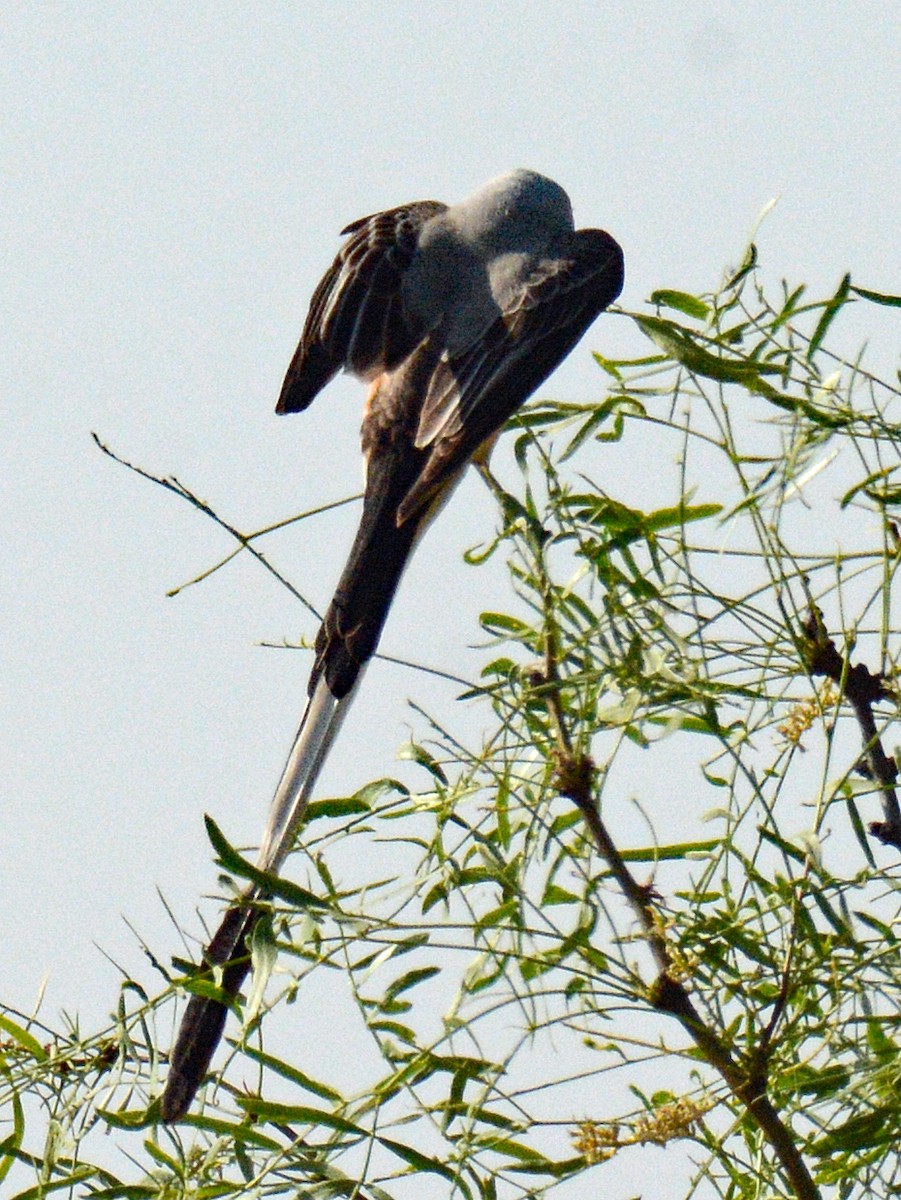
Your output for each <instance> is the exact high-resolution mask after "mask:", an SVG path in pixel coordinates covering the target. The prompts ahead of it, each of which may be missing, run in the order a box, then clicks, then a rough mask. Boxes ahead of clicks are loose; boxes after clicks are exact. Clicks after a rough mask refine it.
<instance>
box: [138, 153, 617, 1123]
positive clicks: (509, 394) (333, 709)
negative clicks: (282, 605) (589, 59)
mask: <svg viewBox="0 0 901 1200" xmlns="http://www.w3.org/2000/svg"><path fill="white" fill-rule="evenodd" d="M342 233H343V234H344V235H347V236H348V240H347V241H346V242H345V243H344V245H343V246H342V248H341V250H340V251H339V253H338V256H337V257H336V259H335V261H334V262H333V263H332V265H331V267H330V268H329V270H328V272H327V273H326V275H325V277H324V279H323V280H322V282H321V283H320V284H319V286H318V287H317V288H316V291H315V293H314V294H313V299H312V301H311V304H310V311H309V314H308V316H307V319H306V323H305V325H304V329H303V334H302V335H301V339H300V345H299V346H298V348H297V352H296V353H295V355H294V358H293V360H292V362H291V365H290V367H289V368H288V374H287V377H286V379H285V382H284V385H283V387H282V392H281V396H280V397H279V401H278V405H277V411H278V412H280V413H288V412H300V411H301V410H302V409H305V408H306V407H307V406H308V405H309V404H310V402H311V401H312V400H313V399H314V398H315V396H316V395H317V394H318V393H319V392H320V391H321V390H322V388H324V387H325V386H326V384H327V383H328V382H329V380H331V379H332V377H333V376H334V375H336V374H337V372H338V371H341V370H347V371H350V372H351V373H352V374H354V375H357V376H359V377H361V378H363V379H365V380H367V381H368V382H369V385H370V386H369V395H368V398H367V402H366V411H365V416H364V418H363V427H362V446H363V456H364V459H365V464H366V488H365V495H364V500H363V514H362V518H361V521H360V527H359V530H358V531H357V535H356V539H355V541H354V544H353V548H352V549H351V552H350V557H349V559H348V561H347V565H346V566H345V568H344V573H343V575H342V576H341V579H340V581H339V583H338V587H337V590H336V591H335V594H334V597H333V599H332V602H331V604H330V606H329V609H328V612H327V613H326V616H325V620H324V621H323V623H322V627H321V628H320V630H319V634H318V636H317V638H316V645H315V661H314V663H313V670H312V673H311V675H310V681H309V688H308V691H309V699H308V701H307V706H306V710H305V712H304V714H303V719H302V720H301V723H300V728H299V730H298V732H297V736H296V738H295V740H294V745H293V746H292V748H291V753H290V754H289V756H288V761H287V764H286V765H285V769H284V772H283V774H282V777H281V780H280V782H279V784H278V787H277V789H276V792H275V796H274V798H273V801H272V806H271V809H270V813H269V820H268V824H267V826H266V830H265V832H264V834H263V840H262V845H261V847H260V851H259V857H258V860H257V865H258V867H259V868H260V870H262V871H265V872H268V873H273V872H277V871H278V870H279V869H280V867H281V866H282V863H283V862H284V860H285V857H286V856H287V854H288V852H289V851H290V850H291V847H292V844H293V842H294V838H295V835H296V832H297V828H298V825H299V823H300V821H301V819H302V817H303V814H304V810H305V808H306V804H307V800H308V797H309V795H310V791H311V789H312V788H313V785H314V783H315V781H316V778H317V776H318V774H319V771H320V770H321V768H322V764H323V762H324V761H325V758H326V755H327V754H328V751H329V748H330V746H331V745H332V742H333V741H334V738H335V735H336V734H337V732H338V728H339V726H340V724H341V721H342V719H343V717H344V715H345V713H346V711H347V709H348V707H349V705H350V703H351V701H352V699H353V696H354V693H355V691H356V687H357V685H358V683H359V680H360V676H361V674H362V671H363V668H364V667H365V665H366V663H367V662H368V660H369V659H370V658H371V657H372V655H373V654H374V652H375V649H376V647H377V645H378V641H379V636H380V634H381V632H382V626H383V625H384V623H385V618H386V616H387V613H388V609H389V607H390V605H391V601H392V598H393V596H394V593H395V591H396V589H397V586H398V583H399V581H400V577H401V575H402V573H403V570H404V566H405V564H406V562H407V560H408V558H409V556H410V553H411V551H412V550H413V548H414V546H415V544H416V542H417V539H418V538H419V536H420V535H421V534H422V532H423V530H424V529H425V527H426V525H427V524H428V522H429V520H430V519H431V517H432V516H433V515H434V513H435V512H436V511H437V509H438V507H440V505H441V503H442V502H443V501H444V500H445V499H446V498H447V496H448V495H449V494H450V491H451V489H452V488H453V486H454V484H456V483H457V481H458V480H459V478H460V476H461V474H462V472H463V470H464V468H465V467H466V465H467V463H468V462H470V461H471V460H473V459H476V460H477V461H478V460H482V461H483V460H484V458H486V457H487V454H488V453H489V452H490V449H491V447H492V445H493V443H494V440H495V438H496V437H497V434H498V432H499V431H500V429H501V428H502V427H503V425H504V423H505V421H506V420H507V419H508V418H509V417H510V416H512V415H513V413H515V412H516V411H517V409H519V408H520V406H521V405H522V404H523V403H524V402H525V400H526V399H527V398H528V397H529V396H530V395H531V393H532V392H533V391H534V390H535V388H536V387H538V385H539V384H540V383H542V382H543V381H544V380H545V379H546V378H547V376H548V375H549V374H550V373H551V371H553V369H554V368H555V367H556V366H557V365H558V364H559V363H560V362H561V361H562V360H563V359H564V358H565V357H566V355H567V354H568V353H569V351H570V350H571V349H572V347H573V346H574V345H575V344H576V342H577V341H578V340H579V338H580V337H581V336H582V334H583V333H584V332H585V330H586V329H587V328H588V326H589V325H590V324H591V323H592V321H593V320H594V319H595V317H596V316H597V315H598V313H600V312H602V311H603V309H605V308H606V307H607V306H608V305H609V304H611V303H612V302H613V301H614V300H615V299H616V297H617V296H618V295H619V293H620V291H621V289H622V285H623V256H622V251H621V250H620V248H619V246H618V245H617V243H616V242H615V241H614V240H613V238H612V237H610V235H609V234H607V233H604V232H602V231H601V230H599V229H580V230H575V229H574V227H573V217H572V209H571V206H570V202H569V197H568V196H567V194H566V192H564V191H563V189H562V188H561V187H559V186H558V184H556V183H554V182H553V180H551V179H547V178H545V177H544V176H543V175H538V174H536V173H535V172H534V171H511V172H510V173H509V174H507V175H502V176H501V177H500V178H498V179H495V180H493V181H492V182H490V183H488V184H486V185H485V186H484V187H482V188H481V189H480V190H479V191H477V192H476V193H475V194H474V195H472V196H470V197H469V198H468V199H467V200H464V201H462V203H460V204H456V205H452V206H450V207H449V206H448V205H446V204H441V203H439V202H438V201H435V200H423V201H419V202H417V203H414V204H405V205H402V206H401V207H400V208H393V209H389V210H388V211H387V212H380V213H375V214H374V215H373V216H370V217H363V218H362V219H360V220H359V221H354V222H353V223H352V224H351V225H348V226H347V228H346V229H344V230H343V231H342ZM259 899H260V894H259V890H258V889H255V888H251V889H249V890H248V891H247V892H246V893H245V895H244V897H243V898H242V900H241V901H239V902H236V903H235V904H234V905H232V907H231V908H230V909H229V910H228V912H227V913H226V916H225V919H224V921H223V922H222V925H221V926H220V928H219V930H218V932H217V933H216V935H215V937H214V938H213V940H212V942H211V944H210V946H209V947H208V949H207V952H206V955H205V960H206V963H207V965H208V966H212V967H214V968H219V969H220V970H221V974H219V973H217V975H216V978H217V982H218V983H219V985H220V988H221V991H222V993H224V994H225V995H226V996H227V997H229V998H233V997H235V996H236V995H237V994H238V991H239V990H240V987H241V984H242V983H243V981H244V979H245V977H246V975H247V972H248V969H249V958H250V956H249V951H248V937H249V934H250V932H251V930H252V929H253V926H254V924H255V922H256V920H257V918H258V916H259V912H260V908H259V905H258V904H257V903H256V902H257V901H258V900H259ZM227 1011H228V1010H227V1006H226V1004H225V1003H223V1002H222V1000H220V999H213V998H210V997H208V996H202V995H197V994H195V995H193V996H192V997H191V999H190V1001H189V1002H188V1007H187V1010H186V1012H185V1015H184V1018H183V1020H182V1024H181V1028H180V1030H179V1034H178V1039H177V1041H176V1044H175V1047H174V1049H173V1051H172V1054H171V1056H170V1060H169V1077H168V1080H167V1083H166V1088H165V1092H164V1094H163V1099H162V1117H163V1120H164V1121H175V1120H177V1119H178V1118H179V1117H181V1116H183V1115H184V1114H185V1113H186V1112H187V1110H188V1108H189V1107H190V1104H191V1101H192V1100H193V1098H194V1094H195V1092H196V1091H197V1088H198V1087H199V1086H200V1082H201V1080H202V1078H203V1076H204V1074H205V1073H206V1070H207V1067H208V1066H209V1063H210V1059H211V1058H212V1055H213V1052H214V1051H215V1049H216V1046H217V1045H218V1042H219V1039H220V1037H221V1036H222V1030H223V1027H224V1024H225V1018H226V1015H227Z"/></svg>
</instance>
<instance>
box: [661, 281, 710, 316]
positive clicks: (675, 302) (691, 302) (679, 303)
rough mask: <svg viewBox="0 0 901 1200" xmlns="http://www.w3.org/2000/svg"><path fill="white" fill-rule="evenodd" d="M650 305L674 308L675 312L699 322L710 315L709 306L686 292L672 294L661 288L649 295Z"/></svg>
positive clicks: (667, 289) (668, 290) (672, 292)
mask: <svg viewBox="0 0 901 1200" xmlns="http://www.w3.org/2000/svg"><path fill="white" fill-rule="evenodd" d="M650 303H651V304H657V305H662V306H663V307H664V308H674V309H676V311H677V312H681V313H685V315H686V316H687V317H695V318H696V319H697V320H699V321H705V320H706V319H707V317H708V315H709V313H710V307H709V305H707V304H705V303H704V301H703V300H699V299H698V297H697V296H692V295H690V294H689V293H688V292H674V291H671V290H670V289H669V288H661V289H660V290H659V291H656V292H652V293H651V299H650Z"/></svg>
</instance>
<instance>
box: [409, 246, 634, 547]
mask: <svg viewBox="0 0 901 1200" xmlns="http://www.w3.org/2000/svg"><path fill="white" fill-rule="evenodd" d="M623 278H624V275H623V254H622V250H621V249H620V247H619V246H618V244H617V243H616V242H615V241H614V240H613V238H612V237H610V235H609V234H607V233H604V232H603V231H602V230H599V229H582V230H579V231H577V232H576V233H573V234H570V235H569V236H568V237H567V238H566V239H565V240H564V241H563V242H562V243H561V244H560V246H559V247H557V248H556V250H555V253H554V254H553V255H552V256H551V255H549V256H548V257H547V258H545V259H543V260H542V261H541V262H539V263H538V265H537V266H536V268H535V270H534V272H533V273H532V275H530V276H529V278H528V279H527V280H526V282H525V284H524V285H523V288H522V289H521V291H520V292H519V293H518V294H517V295H516V297H515V298H514V299H513V301H512V302H511V303H510V304H509V305H508V307H507V310H506V311H505V312H504V313H502V314H501V316H500V317H498V318H497V320H495V321H494V322H492V324H491V325H490V326H489V327H488V329H487V330H486V331H485V332H484V334H483V335H482V336H481V337H479V338H478V339H477V340H476V341H475V342H473V343H472V344H471V345H470V346H468V347H467V348H466V350H465V351H463V352H462V353H460V354H457V355H455V356H453V357H450V356H449V355H443V356H442V358H441V361H440V362H439V364H438V366H437V368H436V370H435V372H434V375H433V377H432V380H431V382H430V385H429V391H428V395H427V397H426V401H425V404H424V405H423V410H422V414H421V417H420V423H419V433H418V436H417V439H416V444H417V446H419V447H425V446H429V445H431V447H432V452H431V454H430V456H429V458H428V460H427V461H426V463H425V465H424V467H423V469H422V472H421V473H420V476H419V478H418V479H417V480H416V482H415V484H414V485H413V487H412V488H411V489H410V491H409V492H408V494H407V496H406V497H405V499H404V502H403V504H402V505H401V507H400V509H399V512H398V522H399V523H400V522H403V521H406V520H407V519H408V518H409V517H411V516H412V515H413V514H414V513H416V512H417V511H418V510H419V509H420V508H421V507H422V506H423V505H424V504H426V503H428V502H429V500H430V499H431V498H432V497H433V496H434V495H435V493H436V492H437V491H439V490H440V488H441V485H442V483H443V481H444V480H445V479H446V478H447V477H448V476H450V475H451V474H453V473H454V472H455V471H456V470H457V469H458V468H459V467H460V466H462V464H463V463H464V462H465V461H466V460H467V459H468V458H470V457H471V455H472V454H473V453H474V452H475V451H476V450H477V449H478V448H479V446H481V445H482V444H483V443H484V442H485V441H487V440H488V438H490V437H491V435H492V434H494V433H495V432H496V431H497V430H499V429H500V428H501V426H502V425H503V424H504V422H505V421H506V420H507V419H508V418H509V417H511V416H512V415H513V413H515V412H516V410H517V409H518V408H520V407H521V405H522V404H524V403H525V401H526V400H527V399H528V397H529V396H530V395H531V394H532V392H533V391H534V390H535V388H537V387H538V386H539V385H540V384H541V383H543V382H544V380H545V379H547V377H548V375H550V374H551V372H552V371H553V370H554V368H555V367H557V366H558V365H559V364H560V363H561V362H562V361H563V359H564V358H565V357H566V355H567V354H568V353H569V352H570V350H571V349H572V348H573V346H574V345H575V344H576V342H577V341H578V340H579V338H580V337H581V336H582V334H583V333H584V332H585V330H586V329H587V328H588V326H589V325H590V324H591V323H592V321H593V320H594V319H595V317H596V316H597V315H598V313H600V312H602V311H603V310H604V309H605V308H607V306H608V305H610V304H612V303H613V301H614V300H615V299H616V298H617V296H618V295H619V294H620V292H621V291H622V286H623Z"/></svg>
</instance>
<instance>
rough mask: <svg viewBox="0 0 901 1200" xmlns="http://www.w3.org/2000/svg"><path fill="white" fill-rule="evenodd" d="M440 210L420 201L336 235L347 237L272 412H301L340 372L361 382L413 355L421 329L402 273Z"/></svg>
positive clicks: (315, 300)
mask: <svg viewBox="0 0 901 1200" xmlns="http://www.w3.org/2000/svg"><path fill="white" fill-rule="evenodd" d="M446 209H447V205H446V204H441V203H439V201H437V200H420V201H418V202H417V203H415V204H405V205H402V206H401V207H400V208H392V209H388V210H387V211H386V212H380V213H374V214H373V215H372V216H369V217H363V218H361V219H360V220H359V221H354V222H353V223H352V224H351V225H348V226H347V227H346V228H345V229H343V230H342V233H344V234H350V235H351V236H350V238H349V239H348V241H347V242H345V244H344V245H343V246H342V247H341V249H340V251H339V252H338V254H337V256H336V258H335V261H334V262H333V263H332V265H331V267H330V268H329V270H328V272H327V273H326V275H325V277H324V278H323V280H322V282H321V283H320V284H319V286H318V287H317V289H316V291H315V292H314V294H313V299H312V301H311V302H310V310H309V313H308V314H307V319H306V323H305V324H304V328H303V333H302V335H301V338H300V344H299V345H298V347H297V350H296V352H295V354H294V358H293V359H292V360H291V365H290V366H289V368H288V373H287V375H286V376H285V382H284V384H283V385H282V391H281V395H280V396H279V401H278V404H277V405H276V412H279V413H287V412H299V411H300V410H301V409H304V408H306V407H307V405H308V404H309V403H310V402H311V401H312V400H313V398H314V397H315V396H316V394H317V393H318V392H319V391H321V389H322V388H324V387H325V385H326V384H327V383H328V381H329V380H330V379H331V378H332V377H333V376H334V375H335V374H336V373H337V372H338V371H340V370H343V369H347V370H349V371H352V372H354V374H356V375H361V376H363V377H367V378H368V377H371V376H373V375H375V374H378V373H379V372H381V371H390V370H392V369H393V368H394V367H396V366H397V365H398V363H400V362H401V361H402V360H403V359H404V358H406V357H407V355H408V354H410V353H411V351H412V350H414V349H415V347H416V346H417V345H418V344H419V342H420V341H421V340H422V338H423V337H424V336H425V334H426V333H428V330H427V329H423V328H422V327H421V325H420V323H419V322H417V320H416V318H415V317H414V316H413V314H411V313H410V312H409V311H408V310H407V309H406V307H405V306H404V302H403V294H402V292H403V289H402V284H403V279H404V273H405V272H406V270H407V268H408V267H409V265H410V263H411V262H412V261H413V257H414V255H415V254H416V250H417V247H418V244H419V234H420V231H421V229H422V227H423V225H425V223H426V222H427V221H429V220H430V219H431V218H432V217H434V216H437V215H438V213H442V212H444V211H446Z"/></svg>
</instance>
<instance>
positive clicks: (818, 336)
mask: <svg viewBox="0 0 901 1200" xmlns="http://www.w3.org/2000/svg"><path fill="white" fill-rule="evenodd" d="M850 290H851V276H850V275H846V276H845V277H844V279H843V280H842V281H841V283H840V284H839V285H838V290H837V291H836V293H835V295H834V296H833V297H832V299H831V300H829V301H827V303H826V306H825V308H824V309H823V315H822V316H821V317H820V319H819V321H817V327H816V329H815V330H814V331H813V336H812V337H811V339H810V343H809V345H808V347H807V357H808V359H811V358H813V356H814V354H816V352H817V350H819V348H820V346H821V344H822V341H823V338H824V337H825V336H826V333H827V332H828V330H829V326H830V325H831V324H832V322H833V321H834V320H835V318H836V317H837V316H838V314H839V312H840V311H841V309H842V308H843V307H844V305H845V304H846V303H847V300H848V293H849V292H850Z"/></svg>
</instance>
